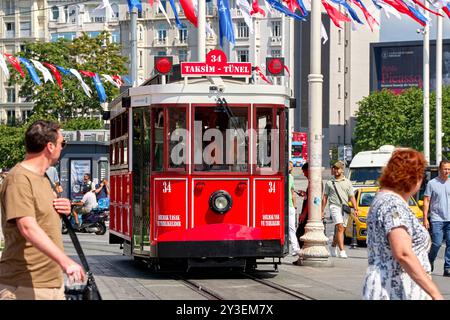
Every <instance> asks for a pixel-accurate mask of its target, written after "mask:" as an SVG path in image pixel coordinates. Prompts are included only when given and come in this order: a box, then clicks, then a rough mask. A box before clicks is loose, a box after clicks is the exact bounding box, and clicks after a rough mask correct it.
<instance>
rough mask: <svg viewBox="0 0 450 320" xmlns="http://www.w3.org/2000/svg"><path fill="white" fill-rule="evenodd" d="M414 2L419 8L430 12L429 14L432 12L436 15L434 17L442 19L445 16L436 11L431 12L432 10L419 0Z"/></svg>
mask: <svg viewBox="0 0 450 320" xmlns="http://www.w3.org/2000/svg"><path fill="white" fill-rule="evenodd" d="M425 1H427V0H425ZM413 2H414V3H415V4H417V5H418V6H419V7H421V8H422V9H423V10H425V11H428V12H431V13H432V14H434V15H436V16H441V17H443V15H442V14H440V13H439V12H437V11H434V10H431V9H430V8H427V7H426V6H425V5H424V4H423V3H421V2H420V1H419V0H413Z"/></svg>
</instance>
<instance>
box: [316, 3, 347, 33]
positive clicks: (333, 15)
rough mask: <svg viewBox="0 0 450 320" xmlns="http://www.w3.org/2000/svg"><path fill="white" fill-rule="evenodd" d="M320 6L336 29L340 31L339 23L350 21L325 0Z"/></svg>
mask: <svg viewBox="0 0 450 320" xmlns="http://www.w3.org/2000/svg"><path fill="white" fill-rule="evenodd" d="M322 5H323V7H324V8H325V11H326V12H327V13H328V16H329V17H330V19H331V21H333V23H334V25H335V26H336V27H338V28H341V29H342V27H341V24H340V21H343V22H350V21H351V20H350V18H349V17H347V16H346V15H345V14H343V13H341V12H340V11H339V10H337V9H336V8H335V7H333V6H332V5H331V4H329V3H328V2H326V1H325V0H322Z"/></svg>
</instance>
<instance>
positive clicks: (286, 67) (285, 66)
mask: <svg viewBox="0 0 450 320" xmlns="http://www.w3.org/2000/svg"><path fill="white" fill-rule="evenodd" d="M283 67H284V70H286V72H287V73H288V75H289V77H290V76H291V72H290V71H289V68H288V66H287V65H284V66H283Z"/></svg>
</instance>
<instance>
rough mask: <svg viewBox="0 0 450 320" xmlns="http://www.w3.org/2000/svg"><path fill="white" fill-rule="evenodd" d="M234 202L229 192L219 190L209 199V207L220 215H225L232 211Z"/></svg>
mask: <svg viewBox="0 0 450 320" xmlns="http://www.w3.org/2000/svg"><path fill="white" fill-rule="evenodd" d="M232 204H233V201H232V200H231V196H230V194H229V193H228V192H226V191H224V190H219V191H216V192H214V193H213V194H212V195H211V197H210V198H209V207H210V208H211V209H212V210H213V211H215V212H217V213H220V214H224V213H225V212H227V211H228V210H230V209H231V206H232Z"/></svg>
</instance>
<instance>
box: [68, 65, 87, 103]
mask: <svg viewBox="0 0 450 320" xmlns="http://www.w3.org/2000/svg"><path fill="white" fill-rule="evenodd" d="M69 71H70V73H71V74H73V75H74V76H75V77H76V78H77V79H78V81H80V84H81V87H82V88H83V90H84V93H86V95H87V96H88V97H89V98H91V97H92V96H91V92H92V91H91V88H89V86H88V85H87V84H86V82H84V81H83V78H81V75H80V73H79V72H78V71H77V70H75V69H69Z"/></svg>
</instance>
